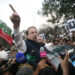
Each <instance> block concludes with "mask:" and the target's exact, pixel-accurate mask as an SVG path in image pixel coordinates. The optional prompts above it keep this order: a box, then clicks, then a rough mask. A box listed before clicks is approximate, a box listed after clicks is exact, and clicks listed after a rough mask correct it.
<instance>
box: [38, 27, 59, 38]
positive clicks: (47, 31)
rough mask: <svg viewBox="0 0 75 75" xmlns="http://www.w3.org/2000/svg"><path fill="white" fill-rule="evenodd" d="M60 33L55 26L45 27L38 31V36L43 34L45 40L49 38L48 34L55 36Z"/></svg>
mask: <svg viewBox="0 0 75 75" xmlns="http://www.w3.org/2000/svg"><path fill="white" fill-rule="evenodd" d="M59 32H60V29H59V27H58V26H55V27H54V28H52V27H49V26H47V27H46V28H44V29H40V30H39V34H45V36H46V38H47V37H49V34H54V35H55V36H56V35H57V34H58V33H59Z"/></svg>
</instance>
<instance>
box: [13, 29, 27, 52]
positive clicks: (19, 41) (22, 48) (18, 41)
mask: <svg viewBox="0 0 75 75" xmlns="http://www.w3.org/2000/svg"><path fill="white" fill-rule="evenodd" d="M14 41H15V46H16V47H17V49H18V52H22V53H25V52H26V50H27V47H26V43H25V41H24V40H23V35H22V33H21V32H20V31H19V28H17V29H14Z"/></svg>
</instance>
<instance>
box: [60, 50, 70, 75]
mask: <svg viewBox="0 0 75 75" xmlns="http://www.w3.org/2000/svg"><path fill="white" fill-rule="evenodd" d="M59 59H60V64H61V68H62V70H63V75H69V68H68V66H69V65H68V63H69V54H68V51H66V56H65V58H64V59H62V58H61V56H59Z"/></svg>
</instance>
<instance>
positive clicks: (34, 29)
mask: <svg viewBox="0 0 75 75" xmlns="http://www.w3.org/2000/svg"><path fill="white" fill-rule="evenodd" d="M31 31H36V32H37V29H36V28H29V29H28V32H31Z"/></svg>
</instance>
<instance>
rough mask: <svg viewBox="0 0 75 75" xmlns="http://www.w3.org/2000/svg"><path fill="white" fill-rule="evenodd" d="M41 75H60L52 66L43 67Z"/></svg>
mask: <svg viewBox="0 0 75 75" xmlns="http://www.w3.org/2000/svg"><path fill="white" fill-rule="evenodd" d="M39 75H58V73H57V71H56V70H55V69H54V68H52V67H47V68H44V69H41V70H40V72H39Z"/></svg>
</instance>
